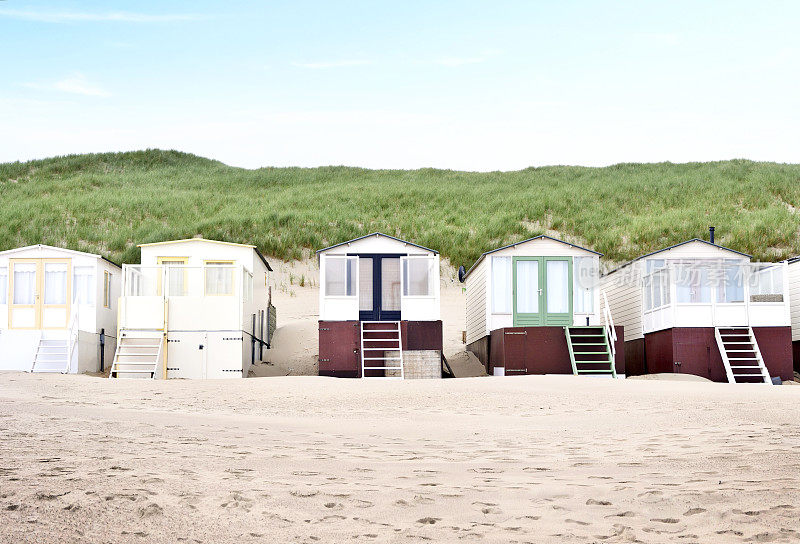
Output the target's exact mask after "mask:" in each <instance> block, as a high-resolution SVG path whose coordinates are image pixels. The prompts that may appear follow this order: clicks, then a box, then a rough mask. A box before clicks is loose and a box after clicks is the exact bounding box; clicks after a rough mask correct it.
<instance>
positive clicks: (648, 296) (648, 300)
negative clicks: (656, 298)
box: [643, 276, 653, 310]
mask: <svg viewBox="0 0 800 544" xmlns="http://www.w3.org/2000/svg"><path fill="white" fill-rule="evenodd" d="M652 280H653V278H652V277H651V276H645V278H644V282H643V290H644V309H645V310H652V309H653V287H652Z"/></svg>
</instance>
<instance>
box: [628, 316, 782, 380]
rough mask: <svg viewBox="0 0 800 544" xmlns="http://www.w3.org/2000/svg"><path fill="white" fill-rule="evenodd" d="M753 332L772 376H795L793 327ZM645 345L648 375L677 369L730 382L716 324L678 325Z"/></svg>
mask: <svg viewBox="0 0 800 544" xmlns="http://www.w3.org/2000/svg"><path fill="white" fill-rule="evenodd" d="M753 333H754V334H755V336H756V341H757V342H758V347H759V349H760V350H761V355H762V356H763V357H764V364H766V365H767V370H769V374H770V376H773V377H774V376H780V378H781V379H782V380H789V379H792V377H793V368H792V329H791V327H753ZM633 342H637V341H636V340H634V341H633ZM627 344H632V342H627V343H626V345H627ZM644 344H645V346H644V354H645V367H646V368H645V370H646V372H647V373H648V374H658V373H665V372H669V373H672V372H675V373H682V374H694V375H695V376H702V377H704V378H708V379H709V380H713V381H715V382H727V381H728V378H727V375H726V374H725V366H724V365H723V364H722V356H721V355H720V353H719V348H718V347H717V340H716V338H715V336H714V328H713V327H675V328H672V329H666V330H663V331H657V332H653V333H650V334H646V335H645V337H644Z"/></svg>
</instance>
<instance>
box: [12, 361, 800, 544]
mask: <svg viewBox="0 0 800 544" xmlns="http://www.w3.org/2000/svg"><path fill="white" fill-rule="evenodd" d="M799 401H800V387H793V386H782V387H765V386H741V385H740V386H730V385H727V384H714V383H708V382H692V381H683V382H666V381H658V380H616V381H614V380H608V379H591V378H576V377H572V376H560V377H556V376H543V377H534V376H530V377H513V378H472V379H458V380H432V381H414V382H412V381H405V382H402V381H390V382H385V381H370V380H367V381H364V380H343V379H334V378H319V377H285V378H261V379H249V380H230V381H182V380H181V381H178V380H172V381H133V380H131V381H123V380H119V381H115V380H107V379H102V378H95V377H89V376H75V375H30V374H16V373H4V374H0V436H2V440H0V459H1V461H0V527H2V530H1V531H0V535H1V536H0V541H2V542H13V543H18V542H345V541H347V542H350V541H367V542H413V541H434V542H458V541H471V540H475V541H480V542H537V543H538V542H682V543H688V542H703V543H707V542H725V543H728V542H753V541H755V542H797V541H798V540H800V527H798V524H797V520H798V515H800V428H799V427H798V425H797V421H798V415H799V414H800V409H798V405H799V404H800V402H799Z"/></svg>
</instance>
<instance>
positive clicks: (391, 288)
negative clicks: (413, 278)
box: [381, 258, 408, 312]
mask: <svg viewBox="0 0 800 544" xmlns="http://www.w3.org/2000/svg"><path fill="white" fill-rule="evenodd" d="M406 291H408V277H406ZM381 310H383V311H386V312H399V311H400V259H399V258H390V259H389V258H387V259H381Z"/></svg>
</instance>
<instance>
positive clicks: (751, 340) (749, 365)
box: [714, 327, 772, 384]
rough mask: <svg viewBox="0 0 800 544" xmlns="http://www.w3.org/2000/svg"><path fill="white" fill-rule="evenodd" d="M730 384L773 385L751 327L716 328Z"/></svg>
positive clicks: (715, 333) (720, 351)
mask: <svg viewBox="0 0 800 544" xmlns="http://www.w3.org/2000/svg"><path fill="white" fill-rule="evenodd" d="M714 335H715V336H716V338H717V346H718V347H719V353H720V355H722V364H723V365H725V374H727V376H728V382H729V383H766V384H772V378H771V377H770V375H769V371H768V370H767V367H766V365H765V364H764V358H763V357H762V356H761V350H760V349H759V348H758V342H757V341H756V337H755V335H754V334H753V329H752V328H751V327H714Z"/></svg>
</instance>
